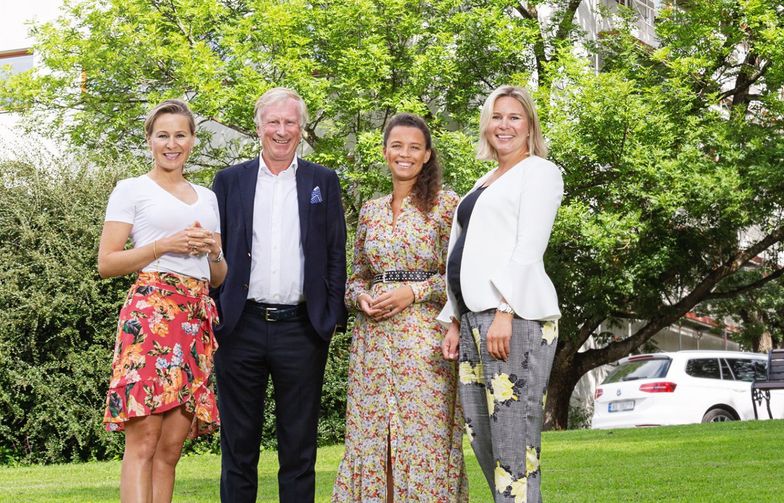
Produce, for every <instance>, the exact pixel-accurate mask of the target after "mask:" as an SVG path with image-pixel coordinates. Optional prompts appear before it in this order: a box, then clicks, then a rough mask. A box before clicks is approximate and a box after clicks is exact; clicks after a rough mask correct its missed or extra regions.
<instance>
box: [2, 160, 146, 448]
mask: <svg viewBox="0 0 784 503" xmlns="http://www.w3.org/2000/svg"><path fill="white" fill-rule="evenodd" d="M129 163H130V165H133V162H132V161H130V160H128V159H125V160H121V161H120V160H118V162H117V163H116V164H115V163H106V164H104V165H102V166H100V167H97V166H94V165H93V166H89V165H86V164H82V163H81V161H79V160H70V161H68V160H64V159H35V160H30V161H3V162H0V179H2V184H0V253H2V254H3V256H4V257H9V258H13V259H11V260H3V261H2V263H0V285H2V287H1V288H0V306H2V307H1V308H0V348H2V352H0V353H1V354H2V356H0V360H2V361H0V390H2V391H0V445H2V446H3V450H5V451H6V452H7V453H11V454H7V456H10V457H11V458H13V459H16V460H18V461H23V462H29V461H48V462H56V461H70V460H84V459H96V458H98V459H105V458H107V457H113V456H117V455H118V454H119V453H120V449H121V444H120V440H121V439H120V438H119V437H118V436H116V435H115V436H111V435H108V434H107V433H105V432H104V431H103V429H102V425H101V418H102V410H103V401H104V397H105V393H106V383H108V377H109V374H108V372H109V367H108V364H109V362H110V360H111V353H112V347H113V345H114V334H115V324H116V319H117V313H118V312H119V306H120V305H121V303H122V299H123V295H124V290H126V289H127V288H128V286H129V278H116V279H113V280H109V281H104V280H101V279H100V278H99V277H98V273H97V271H96V253H97V249H98V238H99V236H100V230H101V227H102V224H103V208H104V207H105V205H106V200H107V198H108V194H109V192H110V191H111V189H112V188H113V186H114V184H115V183H116V181H117V180H118V178H120V177H121V176H122V174H123V173H127V172H128V169H127V166H128V165H129ZM41 166H45V168H41ZM117 166H124V167H123V168H122V169H121V168H118V167H117Z"/></svg>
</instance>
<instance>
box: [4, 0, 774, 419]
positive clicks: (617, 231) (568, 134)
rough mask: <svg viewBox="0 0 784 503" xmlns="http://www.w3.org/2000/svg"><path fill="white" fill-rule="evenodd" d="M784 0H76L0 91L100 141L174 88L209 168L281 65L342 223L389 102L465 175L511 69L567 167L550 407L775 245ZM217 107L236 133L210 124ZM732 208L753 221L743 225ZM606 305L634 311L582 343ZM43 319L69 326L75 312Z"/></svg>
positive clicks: (244, 141) (119, 142)
mask: <svg viewBox="0 0 784 503" xmlns="http://www.w3.org/2000/svg"><path fill="white" fill-rule="evenodd" d="M682 7H683V8H682ZM782 8H784V6H782V3H781V1H780V0H776V1H771V2H763V1H757V0H753V1H738V0H690V1H689V2H687V3H686V4H684V5H680V3H678V5H677V6H676V5H674V3H670V2H662V3H661V9H660V11H659V12H658V17H657V21H656V28H657V34H658V38H659V44H658V46H656V47H650V46H646V45H645V44H642V43H640V41H639V40H637V39H636V38H635V37H634V36H633V32H634V30H635V26H636V22H637V19H636V18H635V14H634V11H633V10H632V9H620V10H619V11H617V13H613V12H612V10H611V9H609V8H608V9H601V10H600V12H598V13H597V14H596V15H597V16H600V17H601V22H602V23H605V22H606V23H607V24H606V25H607V26H611V27H612V28H613V29H612V30H607V31H605V32H603V33H601V34H600V36H598V37H596V39H595V40H586V38H588V37H583V33H582V31H581V29H580V28H578V27H576V26H575V25H574V24H573V21H574V16H575V13H576V9H577V5H576V4H575V2H543V1H538V0H537V1H531V2H518V1H514V0H471V1H464V0H430V1H424V2H422V1H413V0H373V1H370V0H341V1H337V0H318V1H315V2H306V1H304V0H286V1H277V0H255V1H249V0H231V1H230V0H172V1H165V2H164V1H160V0H154V1H148V0H85V1H82V2H76V3H73V4H71V5H70V6H69V7H67V8H66V9H65V10H64V11H63V14H62V16H61V18H60V19H58V20H57V21H56V22H55V23H51V24H45V25H41V26H37V27H36V28H35V29H34V35H35V39H36V44H35V47H34V51H35V53H36V55H37V57H38V58H40V61H41V63H42V65H43V66H44V67H45V69H44V68H41V69H35V70H32V71H30V72H25V73H22V74H19V75H15V76H13V77H11V78H9V79H6V80H4V81H2V82H0V100H3V101H4V102H6V103H9V106H10V107H12V108H13V109H14V110H17V111H20V112H23V113H25V114H27V116H28V117H29V118H30V119H31V122H30V127H31V128H34V129H40V130H43V131H46V132H47V133H48V134H59V135H61V136H63V137H65V138H67V139H68V140H69V141H70V142H72V143H74V144H76V145H80V146H85V147H89V148H90V151H92V152H99V153H104V154H105V153H107V152H109V151H113V150H114V149H118V150H119V151H121V152H141V151H143V150H144V142H143V138H142V136H143V135H142V128H141V119H142V116H143V114H144V112H145V110H147V109H148V108H149V107H150V106H151V105H152V104H155V103H157V102H158V101H159V100H161V99H163V98H166V97H172V96H178V97H185V98H187V99H188V101H189V102H190V104H191V105H192V107H193V109H194V111H195V112H196V113H197V114H198V115H199V116H200V117H201V118H202V119H203V120H204V122H205V123H206V122H209V124H210V126H209V127H206V125H205V126H203V127H202V128H201V132H200V137H201V139H202V141H201V142H200V143H199V146H198V152H197V155H196V157H195V159H196V162H197V164H200V165H201V166H208V167H209V168H210V170H207V171H205V172H203V173H199V174H198V175H197V176H199V177H200V180H201V181H202V182H207V184H208V182H209V179H210V176H211V173H212V170H213V169H219V168H222V167H224V166H226V165H228V164H231V163H233V162H234V161H236V160H240V159H245V158H247V157H248V156H249V155H251V153H252V152H253V151H254V150H255V145H254V143H255V141H254V140H253V138H254V132H253V130H254V127H253V121H252V110H253V103H254V102H255V100H256V98H257V97H258V96H259V95H261V94H262V93H263V92H264V91H265V90H266V89H268V88H270V87H272V86H276V85H286V86H290V87H293V88H295V89H297V90H298V91H299V92H300V93H301V94H302V95H303V97H304V98H305V100H306V102H307V103H308V105H309V107H310V110H311V117H310V120H309V121H308V123H307V124H306V128H305V129H306V133H307V135H306V141H307V143H308V146H309V148H308V149H307V150H308V152H309V154H308V155H309V157H310V158H312V159H313V160H316V161H317V162H321V163H323V164H325V165H327V166H330V167H332V168H334V169H336V170H337V172H338V174H339V176H340V178H341V182H342V183H343V186H344V189H345V196H346V197H345V206H346V210H347V217H348V224H349V228H352V227H353V226H354V224H355V220H356V216H357V213H358V210H359V208H360V207H361V205H362V203H363V202H364V201H366V200H367V199H368V198H371V197H375V196H376V195H380V194H382V193H385V192H387V191H388V190H389V187H390V180H389V177H388V175H387V173H386V169H385V167H384V163H383V160H382V157H381V152H380V137H381V130H382V128H383V126H384V124H385V123H386V121H387V120H388V119H389V118H390V117H391V116H392V115H393V114H394V113H396V112H399V111H413V112H417V113H420V114H422V115H423V116H424V117H425V118H426V119H427V121H428V123H429V124H430V125H431V127H432V128H433V131H434V138H435V143H436V147H437V148H438V150H439V154H440V155H441V159H442V161H443V165H444V168H445V169H444V172H445V182H446V184H447V185H448V186H449V187H451V188H454V189H455V190H457V191H458V192H459V193H464V192H465V191H466V190H468V189H469V188H470V187H471V186H472V184H473V182H474V180H475V179H476V178H477V177H478V175H479V174H481V173H482V172H484V171H485V170H486V169H487V168H488V167H489V166H488V165H487V164H485V163H481V162H478V161H476V159H475V158H474V155H473V152H472V150H473V146H472V143H473V142H474V141H475V138H476V134H477V122H478V121H477V119H478V107H479V105H480V104H481V102H482V101H483V99H484V97H485V96H486V95H487V93H488V91H489V90H491V89H493V88H494V87H496V86H497V85H499V84H502V83H509V82H511V83H517V84H525V85H527V86H528V87H530V88H531V89H532V90H533V91H534V95H535V98H536V101H537V105H538V107H539V110H540V116H541V118H542V122H543V127H544V131H545V135H546V137H547V139H548V142H549V145H550V148H551V156H550V157H551V158H552V159H553V160H554V161H555V162H556V163H557V164H558V165H559V166H561V167H562V169H563V172H564V179H565V182H566V194H565V198H564V204H563V206H562V209H561V211H560V213H559V217H558V219H557V221H556V226H555V228H554V231H553V238H552V240H551V243H550V246H549V251H548V253H547V255H546V257H545V260H546V262H547V269H548V271H549V272H550V274H551V276H552V277H553V279H554V282H555V284H556V288H557V289H558V292H559V297H560V300H561V305H562V312H563V314H564V318H563V320H562V323H561V332H560V333H561V335H562V337H561V340H560V342H559V348H558V352H557V356H556V364H555V366H554V372H553V379H551V381H550V383H551V384H550V395H549V396H550V400H548V407H549V408H554V409H556V410H557V411H558V416H559V417H560V425H561V426H565V423H566V416H567V414H568V408H567V405H566V403H567V402H568V396H569V394H570V393H571V388H572V386H573V384H574V383H575V382H576V380H577V379H578V378H579V377H580V374H582V373H583V372H585V371H587V370H590V369H591V368H594V367H596V366H598V365H601V364H603V363H607V362H609V361H613V360H615V359H617V358H618V357H619V356H622V355H624V354H628V353H629V352H631V351H633V350H634V348H635V347H639V346H640V345H642V344H644V343H645V341H646V340H648V339H649V338H650V337H651V336H653V334H654V333H655V332H657V331H658V330H659V329H661V328H664V327H666V326H667V325H668V324H669V323H672V322H674V321H676V320H677V319H678V318H679V317H680V316H681V315H682V314H683V313H685V312H687V311H688V310H689V309H692V308H694V307H695V306H696V305H698V304H699V303H700V302H703V301H707V300H710V299H711V296H712V295H714V294H717V293H718V292H724V293H726V292H730V291H731V290H727V289H726V288H729V285H730V284H731V283H732V281H724V280H728V278H730V277H731V276H732V275H734V274H736V273H737V272H738V271H739V270H740V269H741V266H742V264H743V263H744V262H746V261H748V260H749V259H750V258H752V257H747V256H745V255H744V254H743V253H744V250H745V249H747V248H748V247H749V246H753V245H756V244H760V248H759V250H758V253H765V252H768V253H772V252H775V251H776V247H778V246H780V245H779V243H780V242H781V240H782V235H783V234H782V233H783V232H784V231H783V228H782V221H781V208H782V207H784V170H782V169H781V159H782V158H784V134H782V133H783V132H784V94H782V87H783V86H784V63H782V62H784V52H783V51H784V18H782V16H781V11H782ZM545 9H546V10H547V14H545ZM577 54H579V55H580V56H579V57H578V56H577ZM584 56H589V57H588V58H585V57H584ZM597 70H598V71H597ZM218 125H219V126H223V127H224V128H226V129H225V130H228V131H232V132H233V133H234V135H235V138H234V139H233V140H231V141H229V142H221V141H211V133H210V132H209V131H213V130H215V129H216V128H218V127H219V126H218ZM99 206H102V205H99ZM43 215H46V213H45V212H41V213H40V215H38V217H39V218H43ZM31 221H34V219H33V220H31ZM745 229H754V233H751V234H748V236H749V239H740V238H739V236H740V235H741V231H743V230H745ZM76 242H78V238H77V241H76ZM349 248H351V244H350V243H349ZM755 253H756V252H755ZM776 267H780V265H777V266H776ZM774 269H775V267H774ZM772 270H773V269H771V271H772ZM27 274H28V276H30V275H32V274H33V273H32V272H31V273H27ZM35 274H36V277H37V278H42V277H43V278H45V277H46V275H45V274H46V272H45V270H44V269H42V270H41V272H40V274H39V271H38V270H36V271H35ZM21 277H24V275H22V276H21ZM739 279H740V278H739ZM28 280H29V279H28V278H25V279H24V281H28ZM9 281H17V282H21V281H22V280H21V279H9ZM723 281H724V283H723ZM779 281H780V280H779ZM9 284H10V283H9ZM16 284H17V283H14V285H16ZM722 285H723V286H722ZM734 285H735V286H737V287H738V288H740V287H743V286H744V284H743V283H742V282H735V283H734ZM71 287H72V288H73V289H74V290H75V291H77V292H80V294H81V290H79V289H80V288H84V287H83V286H80V285H76V284H73V285H71ZM725 287H726V288H725ZM8 291H13V290H12V289H11V288H8ZM88 293H89V292H88ZM9 295H11V294H9ZM775 295H778V294H775ZM18 297H19V298H17V299H15V301H17V302H22V303H24V302H28V303H31V302H36V303H37V305H39V304H40V305H44V301H43V299H44V298H47V297H45V296H41V295H39V296H37V297H36V296H35V295H29V296H28V295H18ZM88 297H89V295H88ZM79 298H80V299H81V298H83V297H79ZM68 302H69V301H68V300H65V298H62V299H61V298H55V300H54V301H51V302H48V303H46V304H45V305H44V307H42V309H43V312H44V313H46V312H47V310H48V312H50V313H51V312H52V311H53V310H54V307H53V306H61V305H62V304H64V303H66V304H67V303H68ZM766 305H778V304H775V303H774V304H766ZM58 309H59V307H58ZM74 312H75V311H74ZM612 318H633V319H638V320H649V324H647V325H644V327H643V329H642V330H640V331H639V332H637V333H635V334H632V335H631V337H629V338H626V339H622V340H619V341H614V342H611V343H610V344H609V345H608V346H607V347H606V348H603V349H600V350H594V351H589V352H585V353H579V352H578V349H579V348H580V346H581V345H582V343H583V342H584V341H585V340H586V339H587V337H589V336H590V334H591V333H592V332H593V331H594V329H595V328H596V327H597V326H598V324H599V323H601V322H602V320H606V319H612ZM73 322H75V321H73ZM52 323H57V322H54V321H53V322H52ZM60 323H62V327H63V330H65V327H68V326H71V325H72V320H69V319H68V318H65V320H64V321H63V322H60ZM76 326H79V325H78V324H77V325H76ZM75 330H76V331H75V332H73V333H72V335H70V336H67V337H70V338H71V339H73V338H74V337H75V336H74V335H73V334H75V333H79V329H75ZM71 339H66V340H67V341H70V340H71ZM61 342H64V341H58V342H56V343H52V344H50V343H49V339H45V338H44V339H39V338H35V339H31V340H30V341H26V342H25V343H23V344H22V348H24V347H27V348H28V350H29V351H30V352H31V353H32V354H37V353H40V352H41V351H48V350H49V347H50V346H58V345H59V344H61ZM15 343H16V341H13V344H15ZM340 343H341V344H343V343H344V341H341V342H340ZM47 344H48V345H47ZM25 345H26V346H25ZM39 345H41V347H40V348H39ZM58 347H59V346H58ZM54 351H57V349H56V348H55V349H54ZM335 361H337V360H335ZM0 372H3V371H2V370H0ZM337 375H339V372H338V373H337ZM330 386H331V384H330ZM558 386H562V389H561V388H558ZM336 389H337V388H336ZM4 392H5V391H0V397H2V396H4V395H3V394H2V393H4ZM330 392H331V391H330ZM330 400H331V399H330Z"/></svg>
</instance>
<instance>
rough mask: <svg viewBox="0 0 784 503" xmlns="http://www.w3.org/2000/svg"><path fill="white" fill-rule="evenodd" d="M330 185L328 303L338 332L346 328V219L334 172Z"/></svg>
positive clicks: (329, 177) (330, 176) (330, 172)
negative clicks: (335, 319)
mask: <svg viewBox="0 0 784 503" xmlns="http://www.w3.org/2000/svg"><path fill="white" fill-rule="evenodd" d="M328 183H329V186H330V191H329V192H330V197H329V198H328V199H327V201H326V202H327V222H329V224H328V225H327V281H328V282H329V288H328V292H327V295H328V303H329V306H330V309H331V311H332V312H334V313H336V316H337V322H336V327H335V328H336V330H338V331H341V330H343V329H345V326H346V318H347V314H346V306H345V304H344V303H343V297H344V295H345V292H346V217H345V215H344V213H343V201H342V198H341V192H340V181H339V180H338V175H337V173H335V172H334V171H329V174H328Z"/></svg>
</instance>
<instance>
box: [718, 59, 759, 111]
mask: <svg viewBox="0 0 784 503" xmlns="http://www.w3.org/2000/svg"><path fill="white" fill-rule="evenodd" d="M750 54H751V53H749V55H750ZM768 68H770V61H765V62H764V63H762V65H761V66H760V68H759V70H758V71H757V73H755V74H754V75H751V76H749V77H748V78H743V79H741V78H740V77H739V78H738V80H740V81H741V83H740V85H738V86H736V87H734V88H732V89H730V90H728V91H724V92H723V93H721V94H720V95H719V97H718V101H721V100H723V99H725V98H729V97H730V96H735V95H736V94H738V93H742V92H745V91H747V90H748V89H749V87H751V86H752V85H753V84H754V83H756V82H757V81H758V80H759V79H760V78H762V76H763V75H765V73H766V72H767V71H768Z"/></svg>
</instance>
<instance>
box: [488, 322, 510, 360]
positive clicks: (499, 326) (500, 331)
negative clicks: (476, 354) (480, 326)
mask: <svg viewBox="0 0 784 503" xmlns="http://www.w3.org/2000/svg"><path fill="white" fill-rule="evenodd" d="M512 318H514V315H513V314H511V313H502V312H500V311H496V312H495V318H493V322H492V323H491V324H490V328H489V329H488V330H487V352H488V353H490V356H492V357H493V358H495V359H496V360H503V361H506V359H507V358H509V341H510V340H511V339H512Z"/></svg>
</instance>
